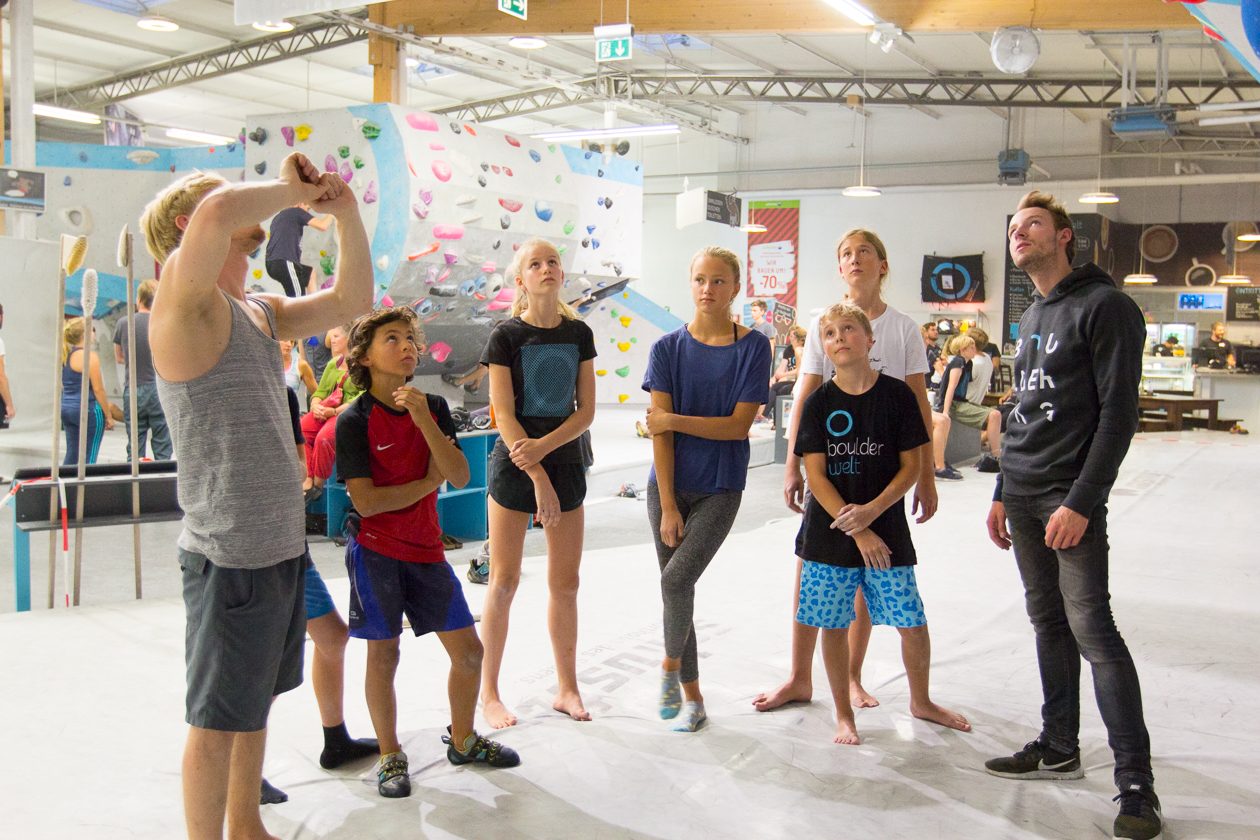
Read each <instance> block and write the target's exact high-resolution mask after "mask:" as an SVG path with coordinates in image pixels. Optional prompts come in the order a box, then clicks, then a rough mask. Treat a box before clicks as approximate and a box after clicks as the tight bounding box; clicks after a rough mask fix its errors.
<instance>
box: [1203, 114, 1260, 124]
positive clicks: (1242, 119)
mask: <svg viewBox="0 0 1260 840" xmlns="http://www.w3.org/2000/svg"><path fill="white" fill-rule="evenodd" d="M1253 122H1260V114H1252V115H1251V116H1237V117H1208V118H1207V119H1205V120H1199V125H1239V124H1240V123H1253Z"/></svg>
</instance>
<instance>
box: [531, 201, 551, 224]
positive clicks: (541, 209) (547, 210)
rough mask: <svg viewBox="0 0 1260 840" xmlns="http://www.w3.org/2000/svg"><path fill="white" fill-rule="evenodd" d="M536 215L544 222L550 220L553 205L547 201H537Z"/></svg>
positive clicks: (535, 204)
mask: <svg viewBox="0 0 1260 840" xmlns="http://www.w3.org/2000/svg"><path fill="white" fill-rule="evenodd" d="M534 215H535V216H537V217H538V218H539V219H541V220H542V221H544V222H550V221H551V215H552V210H551V205H550V204H548V203H547V202H545V201H535V202H534Z"/></svg>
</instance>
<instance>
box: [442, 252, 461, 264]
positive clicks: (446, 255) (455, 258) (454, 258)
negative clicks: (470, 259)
mask: <svg viewBox="0 0 1260 840" xmlns="http://www.w3.org/2000/svg"><path fill="white" fill-rule="evenodd" d="M442 259H444V260H446V264H447V265H455V263H457V262H459V254H457V253H455V252H454V251H443V252H442Z"/></svg>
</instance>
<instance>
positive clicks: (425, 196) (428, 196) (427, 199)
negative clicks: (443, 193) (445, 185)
mask: <svg viewBox="0 0 1260 840" xmlns="http://www.w3.org/2000/svg"><path fill="white" fill-rule="evenodd" d="M420 200H421V201H423V202H424V203H425V204H432V203H433V191H432V190H420Z"/></svg>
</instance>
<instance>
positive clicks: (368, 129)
mask: <svg viewBox="0 0 1260 840" xmlns="http://www.w3.org/2000/svg"><path fill="white" fill-rule="evenodd" d="M363 136H364V137H366V138H367V139H369V140H375V139H376V138H377V137H380V136H381V127H380V126H379V125H377V124H376V123H374V122H365V123H364V124H363Z"/></svg>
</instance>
